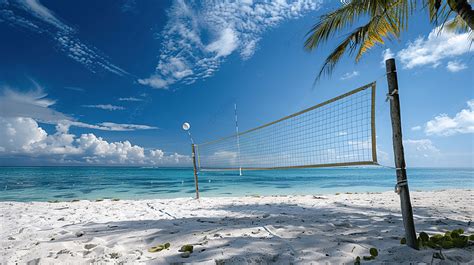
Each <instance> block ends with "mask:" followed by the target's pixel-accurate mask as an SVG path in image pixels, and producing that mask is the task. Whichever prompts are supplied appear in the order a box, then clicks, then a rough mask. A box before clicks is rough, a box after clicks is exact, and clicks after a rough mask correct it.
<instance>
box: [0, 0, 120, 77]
mask: <svg viewBox="0 0 474 265" xmlns="http://www.w3.org/2000/svg"><path fill="white" fill-rule="evenodd" d="M2 22H5V23H6V24H8V25H10V26H14V27H19V28H22V29H27V30H30V31H33V32H35V33H38V34H43V35H46V36H47V37H49V38H50V39H52V40H53V41H55V42H56V44H57V47H58V48H59V50H61V51H62V52H64V53H65V54H66V55H67V56H68V57H69V58H71V59H73V60H74V61H76V62H78V63H80V64H82V65H83V66H85V67H86V68H87V69H88V70H90V71H91V72H93V73H96V72H101V71H108V72H111V73H114V74H117V75H120V76H124V75H129V73H127V72H126V71H125V70H123V69H121V68H120V67H118V66H116V65H114V64H113V63H111V62H110V61H109V60H108V59H107V58H106V56H105V55H103V54H102V53H101V52H100V51H98V50H97V48H95V47H93V46H91V45H88V44H85V43H84V42H83V41H81V40H80V39H79V37H77V35H78V34H77V31H76V29H74V28H73V27H71V26H69V25H67V24H66V23H65V22H64V21H62V20H61V19H60V18H59V17H58V16H56V15H55V14H54V13H53V12H52V11H51V10H49V9H48V8H47V7H46V6H44V5H43V4H41V3H40V2H39V1H38V0H11V1H5V2H2V3H1V4H0V23H2Z"/></svg>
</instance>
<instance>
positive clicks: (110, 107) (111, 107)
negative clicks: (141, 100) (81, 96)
mask: <svg viewBox="0 0 474 265" xmlns="http://www.w3.org/2000/svg"><path fill="white" fill-rule="evenodd" d="M82 106H83V107H85V108H93V109H103V110H124V109H125V108H124V107H122V106H115V105H111V104H98V105H82Z"/></svg>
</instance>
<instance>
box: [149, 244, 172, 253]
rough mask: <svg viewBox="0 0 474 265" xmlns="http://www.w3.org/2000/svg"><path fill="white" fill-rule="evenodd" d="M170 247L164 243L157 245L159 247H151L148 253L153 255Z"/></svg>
mask: <svg viewBox="0 0 474 265" xmlns="http://www.w3.org/2000/svg"><path fill="white" fill-rule="evenodd" d="M170 246H171V244H170V243H164V244H159V245H156V246H154V247H151V248H149V249H148V252H151V253H154V252H160V251H162V250H164V249H169V248H170Z"/></svg>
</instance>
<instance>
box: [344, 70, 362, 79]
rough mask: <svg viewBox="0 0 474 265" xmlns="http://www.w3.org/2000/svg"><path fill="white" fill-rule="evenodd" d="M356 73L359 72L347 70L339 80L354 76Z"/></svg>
mask: <svg viewBox="0 0 474 265" xmlns="http://www.w3.org/2000/svg"><path fill="white" fill-rule="evenodd" d="M358 75H359V72H357V71H352V72H348V73H345V74H343V75H342V76H341V80H346V79H351V78H354V77H356V76H358Z"/></svg>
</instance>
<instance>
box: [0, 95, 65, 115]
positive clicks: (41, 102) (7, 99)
mask: <svg viewBox="0 0 474 265" xmlns="http://www.w3.org/2000/svg"><path fill="white" fill-rule="evenodd" d="M46 96H47V94H46V93H44V92H43V89H42V88H41V87H39V86H37V87H36V88H35V90H32V91H28V92H23V93H20V92H16V91H14V90H12V89H10V88H4V89H2V90H1V91H0V115H1V116H2V117H31V118H34V119H36V120H40V121H45V122H49V121H58V120H68V119H71V118H70V117H69V116H68V115H65V114H63V113H61V112H58V111H56V110H54V109H52V108H50V107H51V106H52V105H54V104H55V101H54V100H51V99H47V98H46Z"/></svg>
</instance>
